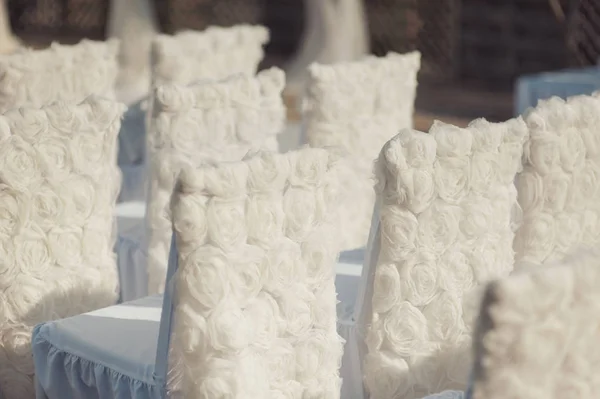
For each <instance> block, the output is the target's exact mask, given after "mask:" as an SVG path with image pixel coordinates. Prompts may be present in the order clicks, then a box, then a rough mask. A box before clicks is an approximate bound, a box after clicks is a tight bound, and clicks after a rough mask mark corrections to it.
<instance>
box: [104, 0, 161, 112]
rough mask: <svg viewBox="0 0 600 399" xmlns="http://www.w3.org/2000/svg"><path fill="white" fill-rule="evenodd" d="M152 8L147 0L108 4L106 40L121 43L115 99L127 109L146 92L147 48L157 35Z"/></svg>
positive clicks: (148, 77)
mask: <svg viewBox="0 0 600 399" xmlns="http://www.w3.org/2000/svg"><path fill="white" fill-rule="evenodd" d="M154 6H155V3H154V2H152V1H150V0H127V1H123V0H111V1H110V7H109V19H108V28H107V30H108V36H109V37H111V38H115V39H118V40H119V41H120V43H121V48H120V51H119V75H118V77H117V82H116V93H117V94H116V96H117V99H118V100H119V101H121V102H124V103H125V104H128V105H131V104H135V103H136V102H138V101H140V100H142V99H143V98H145V97H146V96H148V94H149V92H150V85H151V68H150V46H151V44H152V40H153V39H154V37H155V35H156V34H157V33H158V30H157V25H158V24H157V21H156V16H155V10H154V8H155V7H154Z"/></svg>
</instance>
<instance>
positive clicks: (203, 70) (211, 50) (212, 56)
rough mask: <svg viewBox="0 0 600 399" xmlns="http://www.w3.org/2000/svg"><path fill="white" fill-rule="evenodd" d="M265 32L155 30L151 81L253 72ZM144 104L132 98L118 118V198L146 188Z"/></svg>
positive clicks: (181, 81)
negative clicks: (170, 32)
mask: <svg viewBox="0 0 600 399" xmlns="http://www.w3.org/2000/svg"><path fill="white" fill-rule="evenodd" d="M268 37H269V34H268V31H267V30H266V29H265V28H264V27H261V26H246V25H238V26H234V27H229V28H221V27H209V28H208V29H206V30H204V31H201V32H195V31H184V32H181V33H178V34H176V35H156V36H155V37H154V38H153V39H152V43H151V45H150V49H151V55H152V56H151V72H152V85H151V86H152V87H153V88H156V87H158V86H161V85H165V84H179V85H183V86H185V85H188V84H192V83H196V82H198V81H200V80H206V79H209V80H222V79H225V78H228V77H230V76H232V75H237V74H240V73H243V74H247V75H248V76H254V75H255V74H256V72H257V70H258V64H259V63H260V61H261V60H262V58H263V55H264V52H263V49H262V46H263V45H264V44H265V43H266V42H267V40H268ZM148 89H150V87H148ZM148 108H149V107H148V99H147V98H144V99H142V100H140V101H138V102H135V103H134V104H132V105H131V107H130V110H129V112H128V113H127V114H126V115H125V120H124V121H123V124H124V129H123V134H122V136H123V138H122V140H121V142H122V143H124V144H125V147H123V146H121V147H122V148H124V149H125V150H122V152H123V156H121V157H120V159H119V161H120V162H119V165H120V166H121V168H122V170H123V175H124V182H125V183H129V184H128V185H124V186H123V190H122V191H123V194H122V197H121V200H123V201H126V200H141V199H142V197H143V196H140V193H144V195H145V194H146V192H147V187H146V174H145V172H146V170H145V169H146V168H145V167H144V166H145V165H144V162H145V159H146V154H145V152H146V148H145V145H140V144H141V141H143V142H145V141H146V140H147V138H146V130H147V128H149V126H146V125H147V124H149V123H151V118H150V120H147V123H145V122H146V121H145V120H144V119H145V115H146V114H148V113H149V110H148ZM125 127H127V129H125ZM140 140H141V141H140ZM139 160H141V162H140V161H139Z"/></svg>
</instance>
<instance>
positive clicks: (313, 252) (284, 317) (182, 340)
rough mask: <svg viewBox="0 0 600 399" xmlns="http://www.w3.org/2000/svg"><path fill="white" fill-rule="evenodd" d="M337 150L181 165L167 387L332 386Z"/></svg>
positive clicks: (181, 391) (276, 391) (306, 389)
mask: <svg viewBox="0 0 600 399" xmlns="http://www.w3.org/2000/svg"><path fill="white" fill-rule="evenodd" d="M340 162H341V160H340V157H339V156H336V155H335V154H333V153H330V152H328V151H326V150H323V149H304V150H300V151H297V152H291V153H287V154H277V153H257V154H254V155H252V156H249V157H247V158H246V159H244V160H243V161H238V162H229V163H227V162H225V163H219V164H217V165H215V166H201V167H195V168H194V167H192V168H187V169H185V170H184V171H183V172H182V174H181V176H180V178H179V182H178V186H177V189H176V192H175V194H174V197H173V205H172V212H173V226H174V230H175V235H176V237H177V249H178V264H179V268H178V270H177V271H176V272H175V274H174V275H173V279H174V282H175V285H174V287H175V292H174V295H173V298H174V300H173V312H174V315H173V325H172V332H171V339H170V358H169V373H170V375H169V381H168V386H169V394H170V395H171V397H179V396H181V397H186V398H188V397H189V398H192V397H193V398H215V397H223V396H231V397H240V396H247V397H253V398H266V397H314V398H338V397H339V389H340V382H341V381H340V379H339V366H340V364H339V363H340V360H341V356H342V342H343V341H342V340H341V338H340V337H339V336H338V335H337V332H336V293H335V286H334V278H335V261H336V258H337V254H338V250H339V249H338V247H337V245H336V243H337V241H336V239H335V234H336V229H337V220H336V219H337V217H338V214H337V211H336V209H337V205H338V200H339V193H340V192H339V182H338V181H337V180H336V169H337V168H338V167H339V166H340ZM177 395H179V396H177Z"/></svg>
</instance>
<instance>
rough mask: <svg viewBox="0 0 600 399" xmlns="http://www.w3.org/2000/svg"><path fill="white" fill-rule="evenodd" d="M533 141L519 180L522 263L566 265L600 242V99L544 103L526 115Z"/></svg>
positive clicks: (518, 256)
mask: <svg viewBox="0 0 600 399" xmlns="http://www.w3.org/2000/svg"><path fill="white" fill-rule="evenodd" d="M524 119H525V122H526V123H527V127H528V128H529V131H530V138H529V141H528V142H527V144H526V145H525V150H524V157H523V162H524V168H523V172H522V173H520V174H519V175H518V176H517V179H516V186H517V190H518V192H519V204H520V205H521V208H522V209H523V225H522V227H521V228H520V229H519V230H518V231H517V234H516V237H515V245H514V249H515V253H516V254H515V258H516V260H517V261H526V262H533V263H536V264H540V263H545V262H550V261H560V260H562V259H563V258H564V257H565V256H566V255H568V254H569V253H570V252H572V251H573V250H575V249H577V248H580V247H582V246H587V247H594V246H596V245H597V244H598V243H600V98H598V97H594V96H576V97H571V98H569V99H568V100H567V101H564V100H562V99H560V98H558V97H554V98H552V99H550V100H547V101H540V102H539V104H538V106H537V107H536V108H534V109H531V110H530V111H529V112H528V113H526V115H525V116H524Z"/></svg>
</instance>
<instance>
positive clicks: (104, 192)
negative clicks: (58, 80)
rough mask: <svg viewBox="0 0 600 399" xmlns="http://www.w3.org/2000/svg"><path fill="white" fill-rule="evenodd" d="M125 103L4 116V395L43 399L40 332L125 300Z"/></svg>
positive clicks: (0, 245) (0, 274) (0, 182)
mask: <svg viewBox="0 0 600 399" xmlns="http://www.w3.org/2000/svg"><path fill="white" fill-rule="evenodd" d="M124 108H125V107H124V106H123V105H121V104H117V103H114V102H112V101H109V100H104V99H99V98H95V97H90V98H88V99H86V100H85V101H84V102H83V103H81V104H79V105H67V104H66V103H61V102H58V103H55V104H53V105H50V106H47V107H44V108H42V109H28V108H21V109H18V110H13V111H8V112H7V113H5V114H4V115H3V116H0V186H1V187H2V189H1V190H0V396H2V397H3V398H8V399H24V398H32V397H34V391H33V389H34V388H33V373H34V368H33V360H32V355H31V331H32V328H33V327H34V326H35V325H36V324H37V323H41V322H44V321H49V320H54V319H59V318H64V317H69V316H73V315H78V314H81V313H85V312H88V311H90V310H94V309H99V308H102V307H105V306H109V305H112V304H114V303H115V302H116V300H117V298H118V274H117V268H116V262H115V255H114V253H113V245H114V239H115V236H114V232H113V214H114V208H115V203H116V199H117V194H118V190H119V187H120V172H119V169H118V168H117V164H116V157H117V134H118V132H119V128H120V124H121V122H120V118H121V116H122V114H123V112H124V111H125V109H124Z"/></svg>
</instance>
